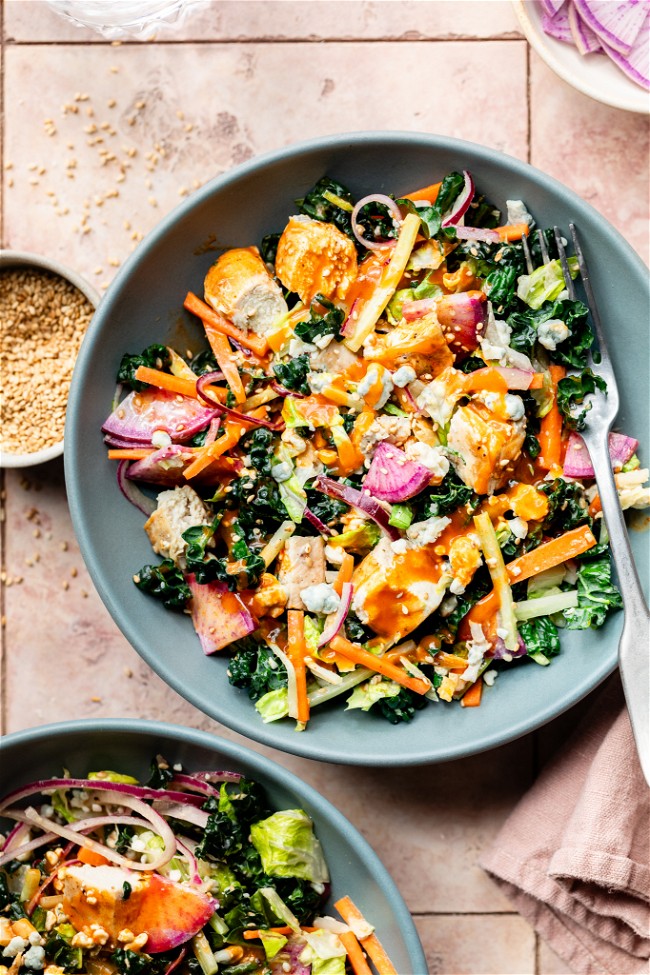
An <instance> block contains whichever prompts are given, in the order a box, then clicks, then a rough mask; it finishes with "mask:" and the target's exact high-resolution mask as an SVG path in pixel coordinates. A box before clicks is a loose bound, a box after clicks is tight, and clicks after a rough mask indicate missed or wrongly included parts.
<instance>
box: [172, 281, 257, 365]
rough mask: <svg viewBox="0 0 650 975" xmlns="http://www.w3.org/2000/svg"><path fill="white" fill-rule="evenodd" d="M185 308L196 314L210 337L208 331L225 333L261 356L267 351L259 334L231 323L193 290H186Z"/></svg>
mask: <svg viewBox="0 0 650 975" xmlns="http://www.w3.org/2000/svg"><path fill="white" fill-rule="evenodd" d="M183 304H184V306H185V308H186V309H187V310H188V311H191V312H192V314H193V315H198V317H199V318H200V319H201V321H202V322H203V324H204V326H205V332H206V335H207V336H208V340H209V339H210V332H214V331H217V332H221V334H222V335H227V336H228V337H229V338H231V339H236V340H237V342H239V344H240V345H243V346H244V347H245V348H246V349H250V350H251V351H252V352H255V354H256V355H259V356H263V355H265V353H266V352H268V349H269V345H268V342H267V341H266V339H265V338H263V337H262V336H261V335H255V333H254V332H242V330H241V329H240V328H237V326H236V325H233V324H232V323H231V322H229V321H228V319H227V318H224V316H223V315H220V314H219V312H218V311H215V310H214V308H210V305H206V303H205V302H204V301H201V299H200V298H198V297H197V296H196V295H195V294H193V292H191V291H188V292H187V295H186V297H185V301H184V302H183Z"/></svg>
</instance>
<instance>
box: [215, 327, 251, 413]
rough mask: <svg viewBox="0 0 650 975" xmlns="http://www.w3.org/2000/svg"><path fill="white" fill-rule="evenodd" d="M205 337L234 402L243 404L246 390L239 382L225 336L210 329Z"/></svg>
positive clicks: (237, 372) (237, 371)
mask: <svg viewBox="0 0 650 975" xmlns="http://www.w3.org/2000/svg"><path fill="white" fill-rule="evenodd" d="M206 335H207V336H208V341H209V342H210V347H211V349H212V351H213V352H214V357H215V359H216V360H217V364H218V366H219V368H220V369H221V371H222V373H223V374H224V376H225V378H226V382H227V383H228V385H229V386H230V389H231V392H232V394H233V396H234V397H235V400H236V402H237V403H244V402H245V401H246V390H245V389H244V384H243V382H242V381H241V376H240V375H239V369H238V368H237V363H236V362H235V360H234V358H233V354H232V348H231V347H230V342H229V341H228V339H227V337H226V336H225V335H222V333H221V332H216V331H214V330H213V329H211V330H210V331H209V332H208V330H207V329H206Z"/></svg>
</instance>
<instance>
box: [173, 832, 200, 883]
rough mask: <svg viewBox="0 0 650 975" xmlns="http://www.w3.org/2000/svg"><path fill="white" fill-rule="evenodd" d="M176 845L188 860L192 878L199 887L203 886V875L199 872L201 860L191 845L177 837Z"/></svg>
mask: <svg viewBox="0 0 650 975" xmlns="http://www.w3.org/2000/svg"><path fill="white" fill-rule="evenodd" d="M176 847H177V849H178V851H179V853H180V854H181V855H182V856H183V857H184V858H185V859H186V860H187V865H188V867H189V869H190V880H191V881H192V883H193V884H195V885H196V886H197V887H202V886H203V877H202V876H201V874H200V873H199V862H198V860H197V859H196V857H195V856H194V854H193V853H192V851H191V850H190V848H189V846H186V845H185V843H182V842H181V840H179V839H178V837H177V838H176Z"/></svg>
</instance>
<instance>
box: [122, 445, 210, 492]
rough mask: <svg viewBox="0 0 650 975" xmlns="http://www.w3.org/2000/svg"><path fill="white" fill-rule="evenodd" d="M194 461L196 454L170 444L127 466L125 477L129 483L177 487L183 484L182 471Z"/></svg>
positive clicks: (185, 448)
mask: <svg viewBox="0 0 650 975" xmlns="http://www.w3.org/2000/svg"><path fill="white" fill-rule="evenodd" d="M195 459H196V454H195V453H194V452H193V451H191V450H188V448H187V447H182V446H181V445H180V444H171V445H170V446H169V447H161V448H160V450H157V451H156V452H155V453H154V454H150V455H149V456H148V457H144V458H143V459H142V460H136V461H135V462H134V463H133V464H131V465H130V466H129V469H128V470H127V472H126V476H127V477H128V478H129V480H131V481H144V483H145V484H160V485H161V486H163V487H177V486H178V485H180V484H184V483H185V480H184V478H183V471H184V470H185V468H186V467H189V465H190V464H191V463H192V461H193V460H195Z"/></svg>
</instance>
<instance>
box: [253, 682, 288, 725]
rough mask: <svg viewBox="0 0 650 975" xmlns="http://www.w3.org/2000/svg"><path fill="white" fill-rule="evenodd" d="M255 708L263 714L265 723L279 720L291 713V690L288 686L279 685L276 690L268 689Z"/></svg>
mask: <svg viewBox="0 0 650 975" xmlns="http://www.w3.org/2000/svg"><path fill="white" fill-rule="evenodd" d="M255 710H256V711H257V712H258V714H259V715H260V716H261V718H262V721H263V722H264V724H269V723H270V722H271V721H279V720H280V719H281V718H286V716H287V715H288V714H289V692H288V691H287V688H286V687H278V688H277V689H276V690H275V691H268V692H267V693H266V694H264V695H262V697H261V698H260V699H259V701H257V702H256V704H255Z"/></svg>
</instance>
